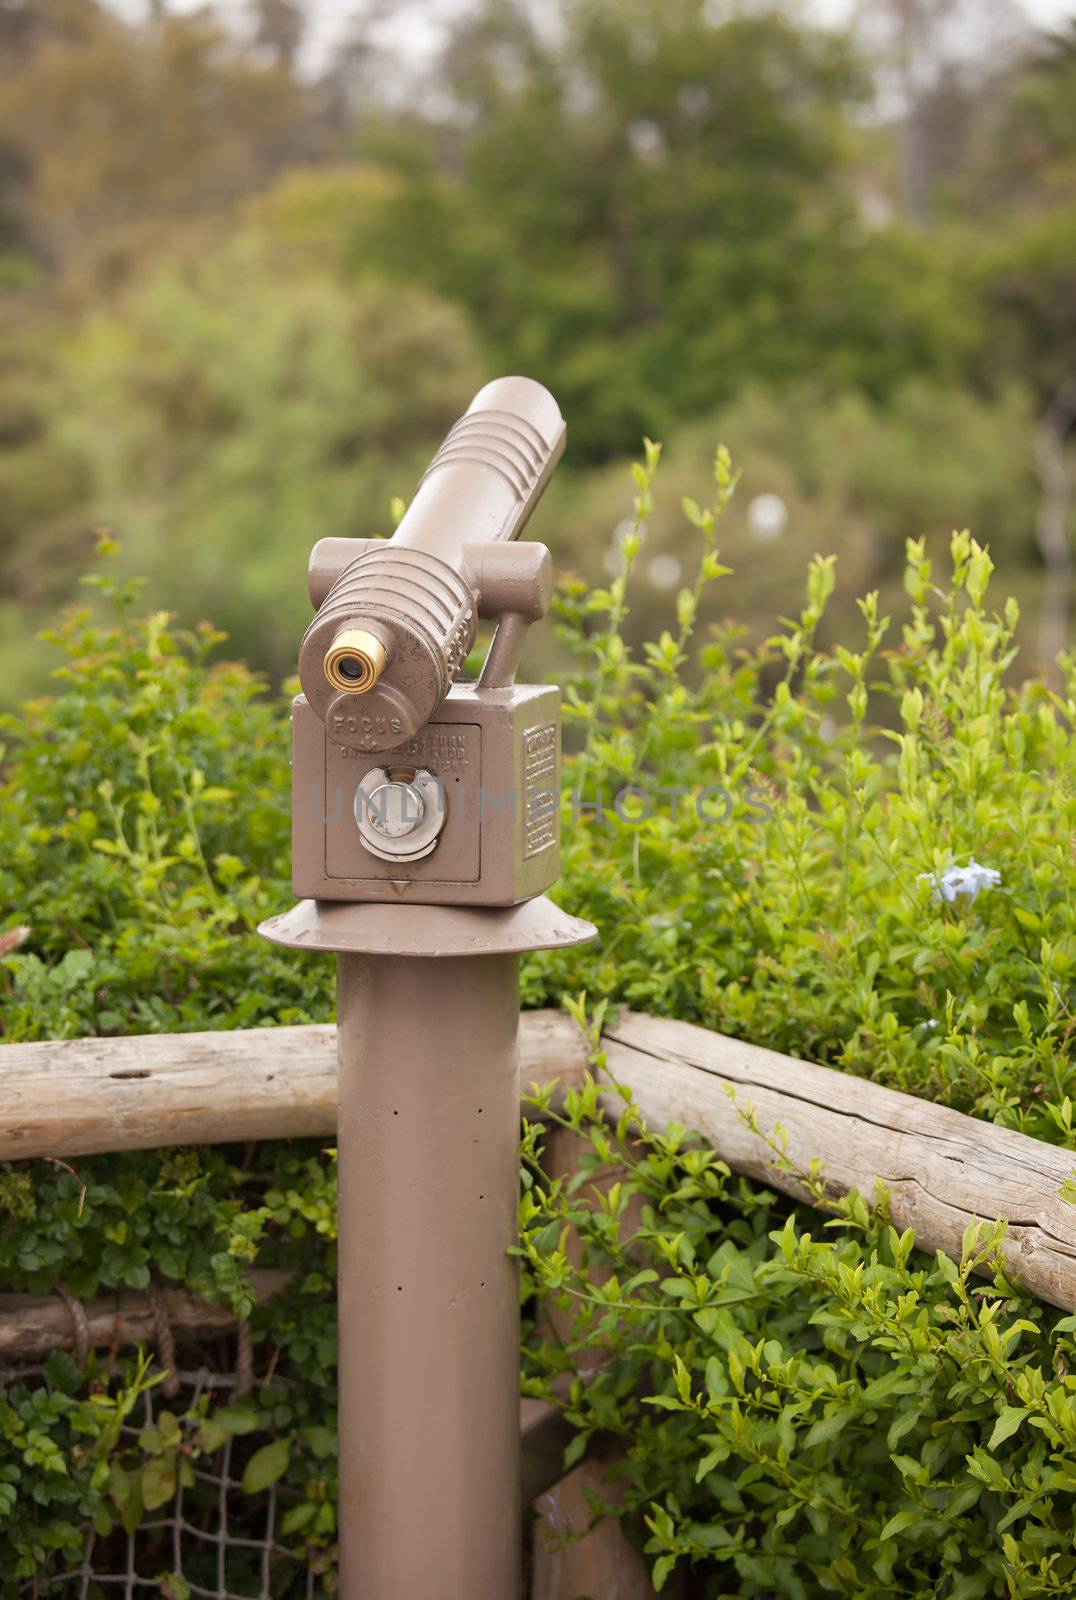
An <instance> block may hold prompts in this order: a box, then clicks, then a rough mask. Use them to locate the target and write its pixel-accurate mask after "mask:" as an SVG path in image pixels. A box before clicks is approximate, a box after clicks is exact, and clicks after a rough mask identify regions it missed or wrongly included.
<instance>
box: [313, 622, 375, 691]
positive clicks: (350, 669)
mask: <svg viewBox="0 0 1076 1600" xmlns="http://www.w3.org/2000/svg"><path fill="white" fill-rule="evenodd" d="M387 661H388V653H387V651H386V649H385V646H384V645H383V644H382V642H381V640H380V639H379V638H378V637H377V635H376V634H374V633H369V632H368V631H367V630H366V629H365V628H342V629H341V631H340V632H339V633H338V634H337V635H336V638H335V639H334V640H333V642H332V644H331V645H330V646H329V648H328V650H327V651H326V652H325V676H326V678H328V680H329V682H330V683H331V684H332V686H333V688H334V689H340V690H341V691H342V692H343V693H345V694H365V693H366V692H367V690H368V689H372V688H373V687H374V684H375V683H376V682H377V680H378V679H379V678H380V676H381V674H382V673H383V672H384V670H385V664H386V662H387Z"/></svg>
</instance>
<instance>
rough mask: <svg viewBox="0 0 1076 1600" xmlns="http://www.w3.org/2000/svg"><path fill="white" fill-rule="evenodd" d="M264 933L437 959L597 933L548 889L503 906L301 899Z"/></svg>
mask: <svg viewBox="0 0 1076 1600" xmlns="http://www.w3.org/2000/svg"><path fill="white" fill-rule="evenodd" d="M258 932H259V933H260V934H261V935H262V937H263V938H265V939H268V940H269V941H270V943H272V944H278V945H283V946H284V947H285V948H286V949H289V950H317V951H319V952H321V953H323V954H324V953H328V952H334V953H336V954H339V955H368V956H420V957H429V958H431V959H433V958H437V957H447V956H483V955H522V954H524V953H525V952H526V951H528V950H559V949H565V948H567V947H569V946H571V945H577V944H587V943H589V941H590V940H591V939H593V938H595V937H596V935H597V929H596V928H595V927H594V925H593V923H590V922H584V921H583V920H582V918H580V917H573V916H570V915H569V913H568V912H567V911H562V910H561V909H560V907H559V906H556V905H554V904H553V901H552V900H550V899H549V897H548V895H544V894H543V895H538V896H537V897H536V898H535V899H534V900H525V901H523V903H522V904H521V905H518V906H503V907H502V906H498V907H484V906H417V905H398V906H392V905H383V904H381V903H379V902H373V901H371V902H369V903H368V904H366V905H349V904H348V903H347V902H346V901H333V900H300V901H299V902H298V904H297V905H294V906H293V907H292V908H291V910H290V911H285V912H283V913H282V914H281V915H280V916H277V917H269V918H268V919H267V920H266V921H265V922H263V923H262V924H261V926H260V927H259V929H258Z"/></svg>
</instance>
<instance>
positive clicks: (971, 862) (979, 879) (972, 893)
mask: <svg viewBox="0 0 1076 1600" xmlns="http://www.w3.org/2000/svg"><path fill="white" fill-rule="evenodd" d="M919 877H920V879H924V878H925V879H926V881H927V882H928V883H930V884H932V885H933V886H934V898H935V900H944V901H945V902H946V904H947V905H952V904H953V902H954V900H956V899H957V898H958V896H960V895H966V896H967V898H968V899H969V900H974V899H975V898H976V896H977V895H978V893H979V890H980V889H993V888H995V887H996V886H997V885H998V884H999V883H1000V882H1001V873H1000V872H996V871H995V870H994V868H993V867H984V866H981V865H980V864H979V862H978V861H976V859H975V857H974V856H969V857H968V864H967V866H966V867H957V866H953V867H946V869H945V871H944V872H943V873H942V874H941V876H940V877H939V876H938V874H937V873H936V872H921V873H920V874H919Z"/></svg>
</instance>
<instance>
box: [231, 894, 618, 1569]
mask: <svg viewBox="0 0 1076 1600" xmlns="http://www.w3.org/2000/svg"><path fill="white" fill-rule="evenodd" d="M261 931H262V932H263V933H264V934H265V936H266V937H267V938H269V939H271V940H273V942H274V943H277V944H283V945H287V946H289V947H291V948H296V949H303V950H323V951H325V950H333V951H336V952H337V955H338V969H337V970H338V1019H337V1049H338V1054H339V1063H340V1065H339V1090H338V1093H339V1102H340V1103H339V1114H338V1136H337V1138H338V1161H339V1169H340V1171H339V1178H340V1201H339V1251H338V1255H339V1319H340V1517H339V1524H340V1590H339V1594H340V1600H519V1593H520V1413H519V1290H518V1279H517V1272H516V1268H515V1264H514V1262H513V1260H512V1258H511V1256H510V1255H509V1254H508V1252H509V1249H510V1248H511V1246H512V1244H513V1243H514V1242H515V1239H516V1202H517V1196H518V1186H519V1070H518V1045H519V987H518V981H517V968H518V962H519V954H520V953H521V952H522V951H526V950H538V949H550V948H554V947H558V946H560V947H563V946H567V945H573V944H581V943H584V942H585V941H587V940H589V939H590V938H592V937H593V934H594V929H593V928H592V927H591V925H590V923H588V922H582V921H580V920H579V919H578V918H576V917H571V916H569V915H568V914H567V913H566V912H563V911H561V910H559V909H558V907H556V906H555V905H554V904H553V903H552V902H551V901H550V900H548V899H546V897H545V896H544V895H542V896H539V897H538V898H536V899H534V900H528V901H525V902H524V903H523V904H521V905H518V906H513V907H510V908H506V909H502V910H487V909H477V908H471V907H462V906H382V905H374V904H370V905H346V904H338V905H328V904H324V903H319V902H315V901H310V900H306V901H302V902H300V904H299V905H297V906H295V907H294V908H293V909H292V910H291V911H289V912H287V913H285V914H284V915H283V916H279V917H273V918H271V919H270V920H269V921H268V922H266V923H263V924H262V929H261Z"/></svg>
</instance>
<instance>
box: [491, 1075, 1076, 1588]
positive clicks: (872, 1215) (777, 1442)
mask: <svg viewBox="0 0 1076 1600" xmlns="http://www.w3.org/2000/svg"><path fill="white" fill-rule="evenodd" d="M625 1099H626V1102H627V1103H626V1104H625V1107H624V1111H623V1114H622V1116H621V1118H620V1121H619V1124H618V1126H617V1127H616V1129H615V1133H614V1132H611V1130H610V1129H609V1127H608V1124H607V1123H606V1121H605V1120H604V1118H603V1117H602V1116H601V1115H600V1112H599V1110H598V1103H597V1102H598V1093H597V1089H596V1086H595V1085H594V1083H593V1082H591V1083H590V1084H589V1085H588V1087H587V1088H586V1089H585V1090H584V1091H583V1092H582V1093H574V1092H573V1093H570V1094H569V1095H568V1096H567V1105H566V1108H565V1111H564V1114H563V1115H562V1116H558V1117H556V1120H557V1121H559V1122H561V1123H562V1124H563V1125H564V1126H565V1127H568V1128H570V1129H571V1130H572V1131H573V1133H574V1134H576V1135H577V1136H578V1137H579V1138H580V1139H581V1140H582V1141H584V1143H583V1146H582V1148H583V1152H584V1153H583V1155H582V1158H581V1163H580V1165H581V1174H582V1176H581V1177H580V1178H576V1179H574V1180H572V1181H566V1180H563V1179H560V1180H557V1181H555V1182H552V1183H551V1182H550V1181H549V1180H548V1179H547V1178H546V1177H545V1176H544V1174H543V1173H542V1171H541V1166H540V1162H539V1155H540V1138H541V1135H540V1132H539V1130H538V1128H537V1126H534V1127H532V1128H531V1130H530V1140H529V1144H528V1155H529V1158H530V1170H529V1184H528V1187H527V1189H526V1192H525V1195H524V1200H523V1209H522V1223H523V1237H522V1246H521V1254H522V1255H523V1258H524V1262H525V1281H526V1284H527V1286H528V1288H529V1289H530V1290H531V1291H532V1293H533V1294H534V1295H535V1297H536V1298H537V1299H538V1300H539V1301H540V1302H541V1303H543V1304H544V1306H545V1308H546V1310H547V1311H549V1310H552V1309H553V1308H555V1311H556V1314H559V1318H560V1321H559V1323H558V1325H557V1329H556V1334H555V1336H550V1335H549V1333H548V1332H546V1334H545V1336H544V1337H542V1336H541V1334H540V1333H539V1332H538V1331H535V1330H532V1334H531V1339H530V1349H529V1366H528V1376H529V1382H528V1388H529V1390H530V1392H531V1393H533V1394H536V1395H540V1396H545V1397H548V1398H558V1397H559V1399H560V1403H561V1404H563V1405H564V1407H565V1410H566V1413H567V1415H568V1417H569V1418H570V1419H571V1421H572V1422H573V1423H574V1424H575V1426H576V1428H577V1430H578V1432H577V1435H576V1448H575V1451H574V1452H573V1453H574V1454H576V1455H578V1454H580V1453H581V1451H582V1448H583V1446H584V1444H585V1442H586V1440H587V1439H588V1437H589V1436H590V1435H591V1434H595V1433H596V1434H600V1435H603V1436H606V1437H608V1436H612V1437H613V1438H614V1439H615V1440H616V1441H617V1444H618V1446H619V1454H618V1457H617V1460H616V1466H615V1468H614V1472H615V1476H616V1478H617V1480H618V1481H619V1483H620V1488H621V1492H622V1498H621V1499H620V1500H619V1505H618V1512H619V1514H620V1515H621V1516H623V1517H624V1518H625V1519H626V1521H627V1522H628V1524H629V1526H634V1527H636V1528H642V1529H643V1530H644V1531H643V1532H642V1534H641V1535H640V1538H641V1540H645V1549H646V1552H647V1554H648V1555H649V1556H650V1557H651V1558H652V1559H653V1577H654V1583H655V1587H657V1588H659V1589H660V1588H661V1587H663V1586H664V1583H665V1581H666V1579H667V1578H668V1576H669V1574H670V1573H671V1572H672V1571H673V1570H674V1568H676V1567H677V1566H678V1565H679V1564H681V1563H683V1564H691V1565H693V1566H694V1568H695V1569H696V1573H697V1576H698V1577H699V1579H701V1580H702V1583H701V1586H700V1587H699V1588H698V1589H693V1590H692V1591H691V1592H692V1593H693V1594H698V1595H700V1596H705V1597H707V1600H718V1597H724V1596H732V1595H744V1596H749V1595H754V1596H759V1597H767V1600H770V1597H773V1596H778V1595H779V1596H781V1600H809V1597H814V1596H823V1595H843V1596H846V1597H847V1600H891V1597H896V1596H907V1597H909V1600H911V1597H912V1596H916V1597H919V1596H925V1595H931V1596H939V1597H945V1600H984V1597H987V1596H996V1597H1001V1596H1004V1597H1006V1600H1017V1597H1020V1600H1024V1597H1031V1596H1042V1595H1057V1596H1067V1595H1071V1594H1072V1593H1073V1590H1074V1588H1076V1554H1074V1551H1073V1542H1072V1525H1073V1516H1074V1513H1076V1377H1073V1376H1072V1375H1071V1369H1072V1366H1073V1364H1074V1359H1076V1338H1074V1333H1076V1317H1064V1318H1062V1317H1059V1316H1058V1314H1057V1313H1055V1312H1053V1311H1050V1310H1048V1309H1047V1308H1044V1307H1043V1306H1041V1305H1040V1304H1038V1303H1037V1302H1035V1301H1032V1300H1031V1299H1030V1298H1029V1297H1027V1296H1023V1295H1021V1294H1020V1293H1019V1292H1018V1290H1016V1289H1015V1288H1014V1287H1013V1285H1012V1284H1010V1283H1008V1282H1007V1281H1006V1280H1005V1277H1004V1275H1003V1273H1002V1272H1001V1270H1000V1268H999V1267H996V1266H995V1270H994V1272H993V1277H992V1282H990V1283H987V1284H984V1283H983V1282H982V1281H981V1279H978V1278H976V1277H973V1276H972V1274H973V1272H974V1271H975V1270H976V1269H977V1268H983V1267H987V1268H989V1267H990V1266H991V1265H992V1264H994V1262H995V1258H996V1252H997V1244H998V1236H999V1229H998V1227H996V1226H995V1227H993V1228H990V1227H986V1226H980V1225H973V1226H972V1227H970V1228H969V1229H968V1231H967V1234H966V1235H965V1239H964V1258H963V1260H962V1262H961V1264H960V1265H959V1266H958V1265H957V1264H956V1263H954V1262H953V1261H951V1260H950V1259H949V1258H948V1256H945V1255H943V1254H942V1253H941V1252H940V1251H939V1253H938V1254H937V1256H936V1257H935V1258H934V1259H933V1260H931V1259H930V1258H928V1257H926V1256H924V1255H923V1254H921V1253H920V1252H918V1251H917V1250H915V1248H914V1243H915V1241H914V1237H913V1234H912V1232H911V1230H910V1229H909V1230H907V1231H905V1232H904V1233H903V1234H898V1233H897V1231H896V1229H895V1228H894V1227H892V1226H891V1225H890V1224H889V1222H888V1221H887V1218H886V1213H885V1203H884V1198H883V1199H879V1200H878V1201H877V1202H876V1203H875V1204H874V1205H873V1206H868V1205H867V1204H866V1202H865V1201H864V1199H863V1198H862V1197H861V1196H859V1195H851V1196H849V1197H848V1198H847V1199H846V1200H844V1201H842V1202H841V1203H839V1204H838V1205H837V1206H835V1207H834V1208H833V1210H834V1212H835V1215H833V1216H832V1217H831V1218H830V1219H829V1220H828V1221H824V1220H822V1219H820V1218H819V1216H818V1214H817V1213H807V1212H805V1211H804V1212H798V1213H796V1212H793V1213H791V1214H790V1213H789V1211H788V1208H787V1207H785V1206H783V1205H781V1204H779V1203H778V1202H777V1200H776V1199H775V1197H774V1196H773V1195H772V1194H768V1193H766V1192H765V1191H764V1190H761V1189H759V1188H757V1187H755V1186H753V1185H751V1184H748V1183H746V1182H745V1181H743V1180H734V1179H732V1178H731V1177H730V1174H729V1170H728V1168H727V1167H726V1166H725V1165H724V1164H723V1163H722V1162H721V1161H719V1160H718V1159H717V1157H716V1156H715V1154H714V1152H713V1151H712V1150H710V1149H708V1148H706V1147H705V1146H703V1145H701V1144H700V1143H699V1142H698V1141H697V1140H692V1139H690V1138H687V1137H685V1133H684V1130H683V1129H682V1128H678V1127H675V1126H672V1127H670V1128H669V1129H667V1130H666V1131H665V1132H664V1133H661V1134H659V1133H655V1132H652V1131H650V1130H648V1129H647V1128H645V1127H644V1126H643V1125H642V1123H641V1122H640V1119H639V1117H638V1114H637V1113H636V1112H635V1111H634V1109H633V1108H632V1106H631V1104H630V1098H629V1097H627V1096H625ZM536 1109H538V1110H540V1111H541V1113H542V1115H543V1116H544V1117H546V1118H548V1117H549V1116H550V1115H551V1112H550V1106H549V1096H548V1095H545V1096H542V1097H541V1098H540V1099H539V1100H538V1101H537V1102H536ZM730 1114H735V1113H733V1112H731V1111H730ZM778 1159H779V1158H778ZM800 1176H801V1179H802V1180H803V1181H804V1182H806V1183H807V1184H808V1185H809V1186H812V1187H813V1188H814V1190H815V1193H816V1195H817V1198H818V1200H819V1203H820V1204H824V1200H823V1199H822V1188H821V1185H819V1184H818V1183H817V1180H813V1179H812V1177H811V1175H810V1174H808V1173H802V1174H800ZM569 1237H570V1238H572V1239H573V1240H574V1241H575V1244H576V1248H575V1249H574V1250H568V1249H566V1248H565V1241H566V1240H567V1239H568V1238H569ZM546 1326H547V1327H548V1324H547V1325H546ZM558 1380H559V1381H558ZM565 1382H567V1383H568V1384H569V1385H570V1388H569V1392H568V1396H567V1399H566V1400H565V1398H564V1391H563V1388H562V1387H561V1386H562V1385H563V1384H564V1383H565Z"/></svg>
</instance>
